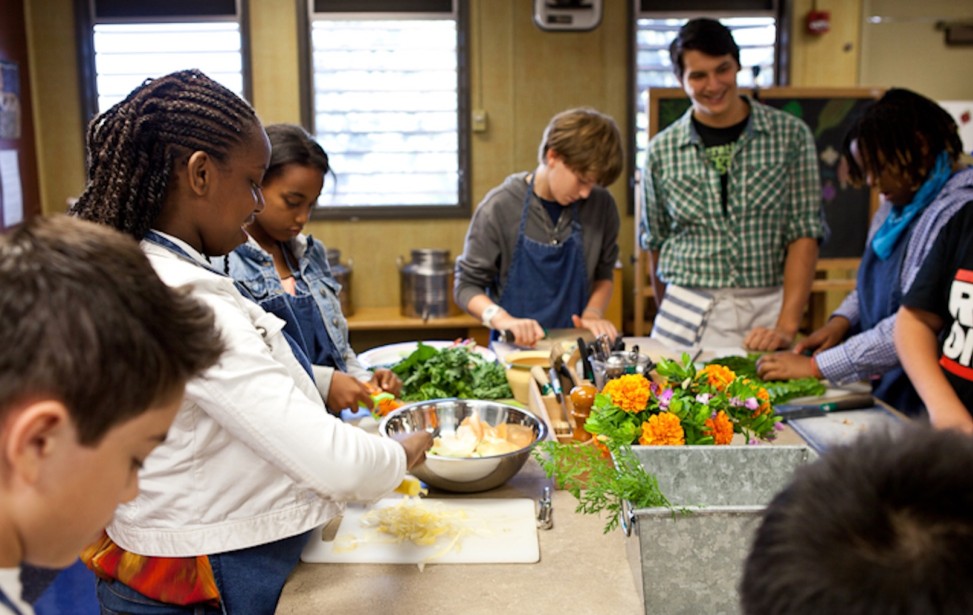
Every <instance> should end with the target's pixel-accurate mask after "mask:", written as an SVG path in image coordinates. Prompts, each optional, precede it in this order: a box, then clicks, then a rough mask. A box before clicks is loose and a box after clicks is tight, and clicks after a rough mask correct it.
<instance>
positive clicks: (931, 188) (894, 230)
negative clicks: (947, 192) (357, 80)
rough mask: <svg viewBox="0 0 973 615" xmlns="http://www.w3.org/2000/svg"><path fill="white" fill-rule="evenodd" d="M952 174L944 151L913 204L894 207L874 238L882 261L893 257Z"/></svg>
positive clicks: (949, 161) (937, 158)
mask: <svg viewBox="0 0 973 615" xmlns="http://www.w3.org/2000/svg"><path fill="white" fill-rule="evenodd" d="M952 174H953V165H952V161H951V160H950V159H949V154H947V153H946V152H945V151H942V152H940V153H939V156H937V157H936V164H935V165H933V168H932V172H931V173H929V177H927V178H926V181H924V182H923V183H922V186H920V187H919V190H918V191H917V192H916V194H915V196H914V197H912V202H911V203H909V204H908V205H904V206H903V207H892V211H890V212H889V215H888V217H887V218H885V221H884V222H882V226H880V227H879V229H878V231H876V233H875V236H874V237H872V249H873V250H875V254H876V255H877V256H878V257H879V258H880V259H882V260H883V261H884V260H887V259H888V257H889V256H891V255H892V252H893V251H894V250H895V244H897V243H898V242H899V239H900V238H901V237H902V235H903V234H904V233H905V232H906V231H907V230H908V229H909V226H911V225H912V221H913V220H914V219H915V217H916V216H918V215H919V214H920V213H922V210H923V209H925V208H926V206H927V205H929V204H930V203H932V202H933V200H934V199H935V198H936V196H937V195H938V194H939V191H940V190H942V189H943V186H945V185H946V181H947V180H949V178H950V176H951V175H952Z"/></svg>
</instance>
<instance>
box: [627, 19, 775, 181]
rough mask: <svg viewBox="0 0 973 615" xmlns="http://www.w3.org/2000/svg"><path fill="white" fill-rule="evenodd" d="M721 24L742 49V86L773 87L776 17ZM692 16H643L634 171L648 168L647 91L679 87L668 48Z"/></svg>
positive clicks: (638, 50)
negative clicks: (727, 29) (646, 162)
mask: <svg viewBox="0 0 973 615" xmlns="http://www.w3.org/2000/svg"><path fill="white" fill-rule="evenodd" d="M719 19H720V21H721V22H722V23H723V24H724V25H726V26H727V27H728V28H730V30H731V31H732V32H733V40H735V41H736V44H737V45H738V46H739V47H740V65H741V67H742V69H741V70H740V72H739V74H738V75H737V83H738V84H739V85H740V87H752V86H753V85H754V84H756V85H758V86H760V87H770V86H772V85H775V83H776V74H775V73H776V72H777V71H776V67H777V56H776V51H777V38H778V36H777V18H776V17H775V16H774V15H757V16H743V17H740V16H737V17H734V16H725V17H719ZM688 20H689V17H664V16H661V15H659V16H656V15H652V16H640V17H639V18H638V19H637V22H636V33H635V95H636V100H635V122H636V131H635V140H636V142H635V168H636V169H642V168H644V166H645V157H646V149H647V148H648V144H649V135H648V130H649V117H648V98H649V95H648V90H649V88H653V87H666V88H678V87H682V84H680V83H679V81H678V80H677V79H676V76H675V74H673V72H672V62H671V61H670V60H669V45H670V43H672V40H673V39H674V38H675V37H676V33H677V32H678V30H679V28H680V27H682V25H683V24H684V23H686V22H687V21H688Z"/></svg>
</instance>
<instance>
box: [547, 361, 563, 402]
mask: <svg viewBox="0 0 973 615" xmlns="http://www.w3.org/2000/svg"><path fill="white" fill-rule="evenodd" d="M548 373H549V374H550V376H551V377H550V379H549V380H550V383H551V389H552V390H553V391H554V397H555V398H556V399H557V403H559V404H563V403H564V392H563V391H562V390H561V379H560V378H559V377H558V373H557V370H556V369H554V367H553V366H552V367H551V368H550V369H549V371H548Z"/></svg>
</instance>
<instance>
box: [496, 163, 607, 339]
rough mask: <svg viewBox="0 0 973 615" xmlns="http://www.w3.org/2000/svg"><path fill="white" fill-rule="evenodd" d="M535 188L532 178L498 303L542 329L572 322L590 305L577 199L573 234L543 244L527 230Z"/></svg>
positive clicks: (572, 224) (565, 326)
mask: <svg viewBox="0 0 973 615" xmlns="http://www.w3.org/2000/svg"><path fill="white" fill-rule="evenodd" d="M533 193H534V180H533V178H531V181H530V187H529V188H528V189H527V194H526V195H525V196H524V211H523V214H522V215H521V216H520V227H519V228H518V229H517V245H516V246H515V247H514V254H513V259H512V260H511V263H510V269H509V270H508V272H507V282H506V284H505V286H504V288H503V292H502V293H501V294H500V300H499V301H497V303H499V304H500V307H502V308H503V309H505V310H506V311H507V312H508V313H510V314H512V315H513V316H515V317H518V318H533V319H534V320H536V321H537V322H538V323H540V325H541V326H542V327H544V328H545V329H563V328H570V327H573V326H574V323H573V322H572V321H571V315H572V314H579V315H580V314H581V312H582V311H584V308H585V306H586V305H587V304H588V274H587V269H586V267H585V262H584V243H583V237H582V233H581V222H580V221H579V220H578V203H577V202H575V203H572V204H571V236H570V237H568V239H567V240H566V241H565V242H564V243H561V244H558V243H542V242H540V241H536V240H534V239H531V238H530V237H528V236H527V234H526V233H525V229H526V228H527V212H528V210H529V209H530V200H531V195H532V194H533Z"/></svg>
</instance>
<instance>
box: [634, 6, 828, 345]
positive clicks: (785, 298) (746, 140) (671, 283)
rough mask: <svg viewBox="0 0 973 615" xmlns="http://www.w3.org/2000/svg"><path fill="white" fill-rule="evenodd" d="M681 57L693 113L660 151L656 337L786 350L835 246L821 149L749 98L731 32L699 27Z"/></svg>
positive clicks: (706, 23) (677, 46)
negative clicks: (821, 264)
mask: <svg viewBox="0 0 973 615" xmlns="http://www.w3.org/2000/svg"><path fill="white" fill-rule="evenodd" d="M670 54H671V56H672V64H673V69H674V71H675V73H676V76H677V77H678V78H679V80H680V82H681V83H682V86H683V89H684V90H685V91H686V93H687V94H688V95H689V97H690V99H691V100H692V108H691V109H689V111H687V112H686V114H685V115H684V116H683V117H681V118H680V119H679V120H677V121H676V122H674V123H673V124H672V125H671V126H669V127H668V128H667V129H666V130H664V131H662V132H661V133H659V134H658V135H656V136H655V137H654V138H653V139H652V141H651V143H650V144H649V152H648V165H647V168H646V171H645V174H644V177H645V211H644V212H643V213H644V215H643V220H644V221H645V224H646V231H647V238H648V243H647V246H645V247H646V248H647V249H648V250H649V251H650V254H651V256H652V266H651V267H650V274H651V276H652V284H653V288H654V290H655V296H656V301H657V303H659V304H660V305H659V314H658V316H657V317H656V320H655V323H654V326H653V331H652V335H653V337H656V338H659V339H661V340H662V341H664V342H668V343H669V344H671V345H677V346H697V347H716V346H721V347H726V346H743V347H746V348H749V349H752V350H774V349H777V348H786V347H788V346H790V344H791V343H792V342H793V340H794V336H795V334H796V333H797V329H798V326H799V325H800V321H801V318H802V315H803V312H804V307H805V305H806V303H807V300H808V295H809V294H810V290H811V281H812V279H813V277H814V269H815V265H816V262H817V256H818V241H819V239H820V238H821V237H822V236H823V235H824V225H823V221H822V213H821V185H820V179H819V175H818V165H817V153H816V149H815V144H814V138H813V136H812V135H811V131H810V130H809V129H808V127H807V126H806V125H805V124H804V123H803V122H802V121H801V120H799V119H797V118H795V117H793V116H791V115H789V114H786V113H784V112H782V111H778V110H776V109H772V108H770V107H768V106H766V105H763V104H761V103H759V102H756V101H755V100H752V99H750V98H747V97H743V96H741V95H740V94H739V92H738V90H737V83H736V77H737V72H738V71H739V70H740V50H739V47H738V46H737V45H736V43H735V42H734V40H733V36H732V34H731V33H730V31H729V29H728V28H726V27H725V26H724V25H722V24H721V23H720V22H718V21H715V20H712V19H694V20H691V21H689V22H688V23H687V24H686V25H685V26H683V27H682V29H681V30H680V31H679V35H678V36H677V38H676V40H675V41H673V43H672V45H671V47H670Z"/></svg>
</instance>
